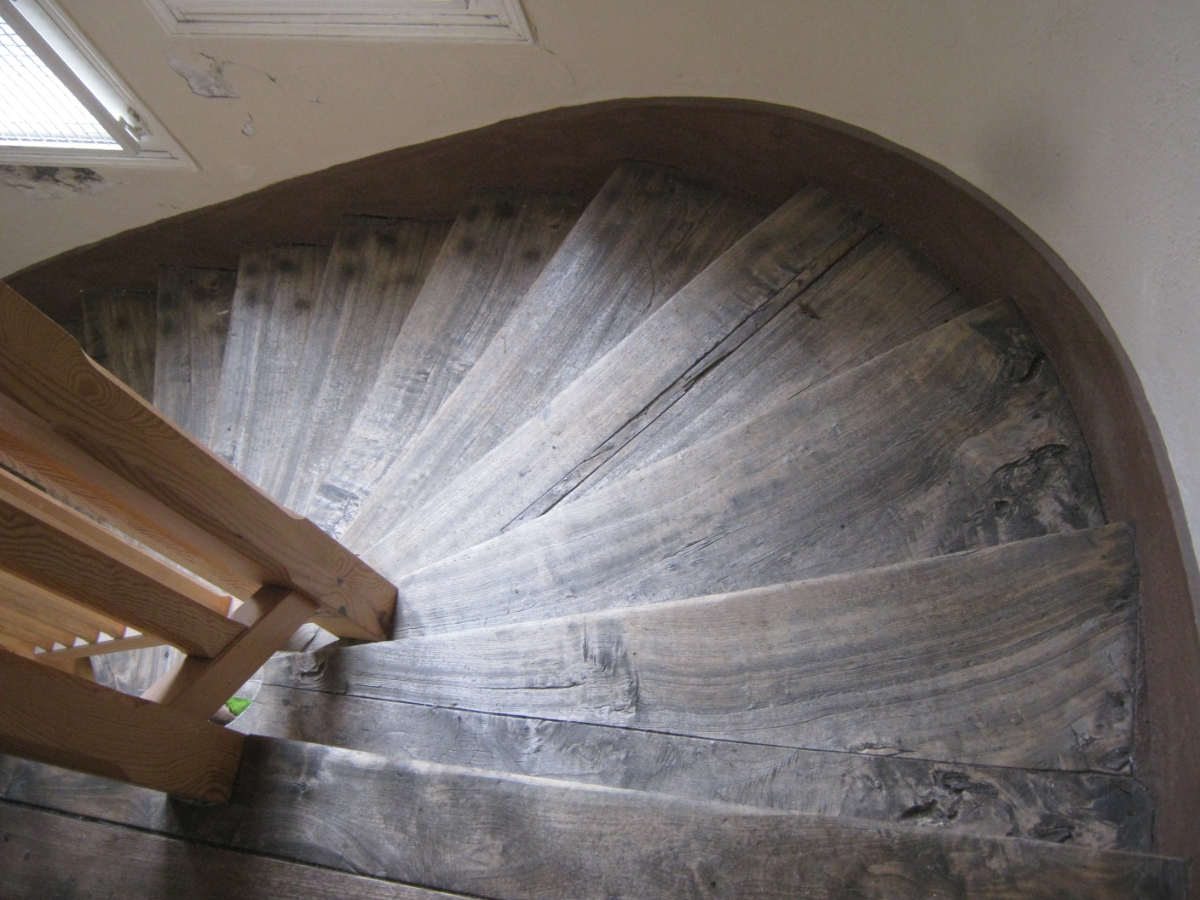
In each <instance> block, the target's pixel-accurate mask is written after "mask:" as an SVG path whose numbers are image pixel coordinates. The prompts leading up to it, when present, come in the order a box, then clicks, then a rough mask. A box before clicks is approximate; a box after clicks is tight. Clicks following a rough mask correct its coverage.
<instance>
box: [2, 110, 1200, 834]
mask: <svg viewBox="0 0 1200 900" xmlns="http://www.w3.org/2000/svg"><path fill="white" fill-rule="evenodd" d="M623 159H638V160H644V161H649V162H655V163H660V164H663V165H667V166H671V167H674V168H676V169H679V170H681V171H683V172H685V173H686V174H688V175H691V176H694V177H699V178H704V179H708V180H711V181H713V182H716V183H718V184H720V185H721V186H723V187H726V188H729V189H734V190H739V191H742V192H745V193H748V194H751V195H753V196H756V197H759V198H761V199H763V200H766V201H771V202H775V203H781V202H783V201H784V200H785V199H786V198H787V197H788V196H790V194H791V193H793V192H794V191H795V190H796V189H797V188H798V187H799V186H800V185H801V184H802V183H804V182H805V181H808V180H810V179H815V180H817V181H818V182H820V183H822V184H824V185H826V186H827V187H829V188H830V189H831V190H833V191H834V192H835V193H837V194H839V195H841V196H842V197H844V198H846V199H847V200H849V201H851V202H853V203H856V204H857V205H859V206H861V207H862V208H863V209H865V210H866V211H867V212H868V213H870V214H871V215H873V216H874V217H876V218H878V219H880V220H881V221H883V222H885V223H886V224H888V225H889V226H890V227H891V228H893V229H894V230H895V231H896V232H897V233H899V234H900V235H901V236H903V237H904V238H906V239H907V240H908V241H910V242H911V243H913V244H914V245H915V246H917V247H919V248H920V249H921V250H922V251H924V252H925V253H926V254H927V255H928V256H929V257H930V258H931V259H932V260H933V261H934V262H935V263H936V264H937V265H939V266H940V267H941V268H942V270H943V271H944V272H945V273H946V274H947V275H948V276H949V277H950V278H951V279H952V280H954V281H955V282H956V283H957V284H958V285H959V287H961V288H962V289H963V290H964V291H967V292H968V293H971V294H973V295H975V296H976V297H977V298H978V299H980V300H982V301H985V302H986V301H991V300H997V299H1001V298H1005V297H1011V298H1013V299H1014V300H1015V301H1016V303H1017V304H1018V305H1019V307H1020V308H1021V310H1022V311H1023V312H1024V314H1025V316H1026V318H1027V319H1028V320H1029V323H1030V325H1031V326H1032V327H1033V329H1034V331H1035V332H1036V333H1037V335H1038V336H1039V338H1040V339H1041V342H1042V344H1043V347H1044V348H1045V350H1046V353H1047V355H1048V357H1049V359H1050V362H1051V363H1052V365H1053V366H1054V367H1055V369H1056V370H1057V372H1058V374H1059V377H1060V378H1061V379H1062V381H1063V383H1064V385H1065V387H1066V389H1067V391H1068V393H1069V395H1070V398H1071V401H1072V403H1073V405H1074V407H1075V411H1076V413H1077V415H1078V417H1079V420H1080V424H1081V425H1082V427H1083V430H1084V433H1085V435H1086V437H1087V441H1088V445H1089V448H1090V450H1091V454H1092V463H1093V468H1094V470H1095V474H1096V478H1097V481H1098V483H1099V486H1100V490H1101V494H1102V497H1103V501H1104V504H1105V511H1106V513H1107V515H1108V517H1109V519H1110V520H1111V521H1130V522H1132V523H1133V524H1134V526H1135V528H1136V531H1137V545H1138V552H1139V561H1140V567H1141V591H1142V609H1143V613H1142V622H1143V629H1142V635H1143V640H1142V644H1143V662H1144V665H1143V672H1144V678H1143V684H1142V685H1141V692H1140V695H1139V710H1138V716H1139V727H1138V740H1139V746H1138V747H1137V752H1136V759H1137V760H1138V761H1139V762H1138V766H1139V769H1138V772H1137V773H1136V774H1138V775H1139V777H1141V778H1142V779H1143V780H1144V781H1145V782H1146V783H1147V784H1148V785H1149V786H1150V788H1151V789H1152V791H1153V792H1154V794H1155V797H1156V798H1157V800H1158V804H1159V805H1158V816H1157V820H1156V833H1155V849H1156V850H1157V851H1158V852H1162V853H1166V854H1170V855H1175V856H1182V857H1200V829H1197V828H1196V827H1195V822H1194V818H1195V810H1196V809H1200V761H1198V760H1197V758H1196V755H1195V751H1194V748H1195V747H1197V746H1200V641H1198V639H1197V629H1196V621H1197V610H1198V609H1200V606H1198V604H1197V600H1198V593H1200V577H1197V571H1196V562H1195V557H1194V554H1193V552H1192V543H1191V541H1190V539H1189V536H1188V534H1187V525H1186V521H1185V518H1184V514H1183V510H1182V506H1181V503H1180V500H1179V495H1178V490H1177V487H1176V482H1175V479H1174V476H1173V474H1172V472H1171V469H1170V466H1169V463H1168V461H1167V454H1166V450H1165V448H1164V445H1163V442H1162V438H1161V435H1160V433H1159V431H1158V427H1157V425H1156V423H1155V421H1154V418H1153V415H1152V414H1151V411H1150V409H1149V406H1148V404H1147V402H1146V398H1145V395H1144V393H1143V391H1142V388H1141V385H1140V383H1139V381H1138V378H1137V375H1136V373H1135V372H1134V370H1133V368H1132V366H1131V364H1130V362H1129V360H1128V358H1127V357H1126V355H1125V353H1124V352H1123V351H1122V349H1121V347H1120V345H1119V343H1118V342H1117V340H1116V338H1115V335H1114V334H1113V332H1112V329H1111V328H1110V327H1109V325H1108V323H1107V321H1106V319H1105V317H1104V315H1103V313H1102V312H1101V310H1100V308H1099V307H1098V305H1097V304H1096V303H1095V301H1094V300H1093V299H1092V298H1091V297H1090V296H1089V295H1088V293H1087V291H1086V289H1085V288H1084V287H1083V285H1082V284H1081V282H1080V281H1079V279H1077V278H1076V277H1075V276H1074V275H1073V274H1072V273H1071V272H1070V271H1069V270H1068V269H1067V267H1066V266H1065V264H1063V262H1062V260H1060V259H1059V258H1058V257H1057V256H1056V255H1055V254H1054V253H1053V252H1052V251H1051V250H1050V249H1049V248H1048V247H1047V246H1046V245H1045V244H1044V243H1043V242H1042V241H1040V240H1039V239H1038V237H1037V236H1036V235H1035V234H1033V233H1032V231H1030V230H1029V229H1028V228H1026V227H1024V226H1023V225H1022V224H1021V223H1020V222H1018V221H1017V220H1016V219H1015V218H1014V217H1013V216H1011V215H1009V214H1008V213H1007V212H1006V211H1005V210H1004V209H1002V208H1001V207H1000V206H999V205H998V204H996V203H995V202H993V201H991V200H990V199H989V198H988V197H986V196H984V195H983V194H981V193H980V192H979V191H977V190H976V189H974V188H972V187H971V186H970V185H968V184H966V183H965V182H964V181H962V180H961V179H959V178H957V177H956V176H954V175H953V174H952V173H950V172H948V171H946V170H944V169H942V168H940V167H938V166H937V165H936V164H934V163H932V162H930V161H929V160H927V159H924V158H921V157H918V156H917V155H915V154H913V153H911V152H908V151H906V150H905V149H903V148H901V147H898V146H896V145H894V144H891V143H889V142H887V141H884V140H883V139H881V138H879V137H877V136H875V135H872V134H870V133H867V132H864V131H861V130H859V129H855V128H853V127H850V126H847V125H844V124H841V123H838V122H835V121H832V120H829V119H825V118H822V117H819V116H816V115H814V114H811V113H806V112H803V111H801V110H796V109H792V108H786V107H780V106H773V105H769V104H764V103H757V102H745V101H729V100H711V99H679V98H669V99H644V100H618V101H609V102H604V103H596V104H590V105H586V106H579V107H570V108H564V109H559V110H553V111H550V112H545V113H538V114H535V115H532V116H527V117H523V118H520V119H514V120H509V121H505V122H500V123H498V124H495V125H491V126H487V127H485V128H481V129H478V130H474V131H469V132H464V133H461V134H457V135H453V136H450V137H447V138H442V139H439V140H435V141H431V142H429V143H425V144H421V145H417V146H412V147H404V148H401V149H398V150H393V151H389V152H387V153H382V154H379V155H376V156H372V157H368V158H365V159H361V160H357V161H355V162H351V163H347V164H344V165H340V166H336V167H333V168H330V169H326V170H324V171H321V172H317V173H314V174H311V175H305V176H302V177H299V178H295V179H292V180H289V181H285V182H281V183H279V184H275V185H272V186H270V187H267V188H264V189H262V190H260V191H257V192H255V193H252V194H248V195H245V196H243V197H239V198H236V199H234V200H230V201H227V202H225V203H221V204H218V205H215V206H211V207H208V208H206V209H201V210H197V211H193V212H188V213H184V214H181V215H179V216H175V217H173V218H170V219H166V220H163V221H160V222H156V223H154V224H152V225H149V226H145V227H143V228H139V229H136V230H133V231H129V232H125V233H123V234H119V235H117V236H115V237H112V238H108V239H106V240H104V241H101V242H99V243H97V244H94V245H91V246H88V247H83V248H77V249H75V250H72V251H69V252H67V253H64V254H62V255H60V256H58V257H55V258H53V259H51V260H48V261H46V262H42V263H39V264H37V265H35V266H33V267H30V268H28V269H26V270H24V271H22V272H19V273H17V274H16V275H14V276H12V277H11V278H10V279H9V280H10V283H11V284H12V286H13V287H14V288H16V289H17V290H18V291H20V292H21V293H23V294H24V295H25V296H26V297H28V298H29V299H31V300H33V301H34V302H35V303H37V304H39V305H40V306H41V307H42V308H43V309H44V310H46V311H47V312H49V313H50V314H51V315H54V316H57V317H59V318H69V317H71V316H72V315H74V310H75V308H76V307H77V305H78V298H79V295H80V293H81V292H82V291H85V290H91V289H98V288H105V289H110V288H127V289H140V290H152V289H153V287H154V284H155V280H156V274H157V268H158V266H160V265H168V264H169V265H186V266H201V267H222V268H234V267H236V265H237V257H238V254H239V252H240V251H241V250H242V249H243V248H246V247H251V246H260V245H265V244H275V243H328V242H330V241H331V240H332V238H333V234H334V231H335V229H336V227H337V223H338V219H339V217H340V216H341V215H342V214H344V213H357V214H365V215H388V216H410V217H415V218H427V219H430V218H432V219H436V218H446V219H449V218H451V217H453V216H454V215H455V213H456V212H457V210H458V209H459V207H460V206H461V205H462V204H463V202H464V201H465V199H466V197H467V195H468V193H469V192H470V191H471V190H472V189H474V188H478V187H509V188H523V189H528V190H539V191H553V192H568V193H579V194H591V193H594V192H595V191H596V190H598V189H599V187H600V185H601V184H602V182H603V180H604V178H605V177H606V176H607V175H608V174H609V173H610V171H611V170H612V168H613V166H614V165H615V164H616V163H617V162H618V161H620V160H623Z"/></svg>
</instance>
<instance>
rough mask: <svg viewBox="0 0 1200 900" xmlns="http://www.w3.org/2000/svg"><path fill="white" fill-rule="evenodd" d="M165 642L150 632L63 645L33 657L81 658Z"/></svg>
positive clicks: (40, 660)
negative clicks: (59, 648) (109, 639)
mask: <svg viewBox="0 0 1200 900" xmlns="http://www.w3.org/2000/svg"><path fill="white" fill-rule="evenodd" d="M164 644H166V641H164V640H163V639H162V638H159V637H155V636H154V635H152V634H139V635H135V636H134V637H123V638H113V639H112V640H111V641H97V642H96V643H94V644H80V645H78V646H76V647H64V648H62V649H61V650H50V651H47V652H46V653H38V654H36V655H35V656H34V659H36V660H38V661H39V662H50V661H52V660H55V659H83V658H85V657H91V656H103V655H105V654H106V653H122V652H124V651H125V650H144V649H145V648H146V647H161V646H163V645H164Z"/></svg>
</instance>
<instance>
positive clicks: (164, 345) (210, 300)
mask: <svg viewBox="0 0 1200 900" xmlns="http://www.w3.org/2000/svg"><path fill="white" fill-rule="evenodd" d="M236 283H237V273H236V272H231V271H227V270H224V269H182V268H164V269H162V270H161V271H160V272H159V274H158V301H157V302H158V316H157V321H158V338H157V342H156V350H155V356H154V405H155V406H157V407H158V408H159V409H161V410H162V411H163V413H164V414H166V415H167V416H168V417H169V418H171V419H172V420H173V421H175V422H177V423H178V424H179V426H180V427H181V428H183V430H184V431H187V432H188V433H190V434H193V435H195V436H196V437H197V438H199V440H200V441H201V442H203V443H205V444H208V443H209V442H210V441H212V431H213V423H214V422H215V421H216V417H217V395H218V392H219V391H220V388H221V368H222V365H223V361H224V359H225V340H226V338H227V337H228V336H229V315H230V310H231V309H232V307H233V291H234V287H235V285H236Z"/></svg>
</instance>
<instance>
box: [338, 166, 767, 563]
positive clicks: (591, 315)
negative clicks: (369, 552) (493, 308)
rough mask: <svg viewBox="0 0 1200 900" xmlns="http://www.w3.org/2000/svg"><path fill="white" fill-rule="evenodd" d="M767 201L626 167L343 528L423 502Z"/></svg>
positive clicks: (359, 535)
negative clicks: (351, 520)
mask: <svg viewBox="0 0 1200 900" xmlns="http://www.w3.org/2000/svg"><path fill="white" fill-rule="evenodd" d="M766 212H767V211H766V210H765V209H763V208H762V207H761V206H760V205H759V204H757V203H753V202H750V201H748V200H745V199H743V198H740V197H734V196H731V195H728V194H724V193H722V192H720V191H718V190H716V189H715V188H713V187H711V186H710V185H706V184H700V183H697V182H694V181H690V180H688V179H685V178H683V177H681V176H679V175H676V174H674V173H671V172H668V171H666V170H663V169H659V168H656V167H652V166H644V165H636V164H624V165H622V166H621V167H620V168H619V169H618V170H617V171H616V172H615V173H614V174H613V176H612V177H611V178H609V180H608V182H607V183H606V184H605V186H604V188H602V189H601V191H600V194H599V195H598V196H597V197H596V198H595V199H594V200H592V202H591V203H590V204H588V208H587V210H585V212H584V213H583V216H582V217H581V218H580V219H579V221H578V222H577V223H576V225H575V227H574V228H573V229H571V233H570V234H569V235H568V236H567V238H566V239H565V240H564V241H563V243H562V245H561V246H560V247H559V249H558V252H557V253H555V255H554V258H553V259H551V260H550V262H549V263H547V265H546V268H545V269H544V270H543V271H542V273H541V274H540V275H539V276H538V278H537V280H536V281H535V282H534V284H533V286H532V287H531V288H530V290H529V293H528V294H527V295H526V296H525V298H524V299H523V300H522V301H521V303H520V304H519V305H518V306H517V308H516V309H514V310H513V312H512V313H511V315H509V317H508V320H507V321H506V322H505V323H504V326H503V327H502V328H501V329H500V330H499V331H498V332H497V333H496V335H495V337H493V338H492V341H491V343H490V344H488V347H487V349H486V350H485V351H484V352H483V354H482V355H481V356H480V357H479V359H478V360H477V361H476V363H475V365H474V366H472V367H471V371H470V372H468V373H467V374H466V376H465V377H464V378H463V379H462V381H461V382H459V385H458V387H457V388H456V389H455V391H454V393H453V394H451V395H450V396H449V397H448V398H447V399H446V400H445V402H444V403H443V404H442V405H441V406H440V407H439V408H438V411H437V413H435V414H434V416H433V418H432V419H431V420H430V421H429V424H428V425H426V427H425V429H424V430H423V431H422V432H421V433H420V434H419V435H417V437H416V438H414V439H413V440H412V441H411V442H410V443H409V445H408V447H407V448H406V449H405V451H404V453H403V454H401V456H400V457H399V458H398V459H397V460H396V461H395V462H394V463H393V464H392V467H391V469H390V470H389V472H388V475H387V477H386V478H384V479H383V480H381V481H380V482H379V483H378V485H377V486H376V489H375V492H374V494H372V497H371V499H369V500H368V501H367V502H366V503H365V504H364V505H363V507H362V509H361V510H360V512H359V513H358V516H357V518H355V520H354V522H353V523H352V524H351V525H350V527H349V528H348V529H346V531H345V533H344V534H343V539H344V540H345V542H346V544H347V546H349V547H351V548H353V549H355V550H364V549H366V548H367V547H369V546H371V545H372V544H374V543H375V542H376V541H378V540H379V539H380V538H381V537H383V536H384V534H386V533H387V532H388V531H389V530H390V529H391V527H392V525H393V524H394V523H395V522H396V521H397V520H398V519H399V518H400V517H401V516H403V515H405V514H407V513H408V512H410V511H412V510H415V509H417V508H419V507H420V506H422V505H423V504H424V503H425V502H426V501H428V500H429V499H430V498H432V497H433V496H435V495H436V494H437V493H438V492H439V491H440V490H441V489H442V488H444V487H445V486H446V485H447V484H449V483H450V481H451V480H452V479H453V478H454V477H455V476H457V475H458V474H459V473H460V472H462V471H464V470H465V469H466V468H467V467H468V466H470V465H471V464H472V463H474V462H475V461H476V460H477V459H479V458H480V457H481V456H483V455H484V454H485V453H487V452H488V451H489V450H491V449H492V448H493V447H494V446H496V445H497V444H498V443H499V442H500V441H502V440H503V439H504V438H505V437H507V436H508V435H509V434H510V433H511V432H512V431H513V430H514V429H516V428H517V427H518V426H520V425H521V424H522V423H523V422H525V420H527V419H529V418H530V417H531V416H533V415H535V414H537V413H538V412H539V410H541V409H542V408H543V407H544V406H545V404H546V403H547V402H548V401H549V400H550V399H551V398H553V397H554V396H555V395H556V394H557V393H558V392H559V391H561V390H562V389H563V388H565V387H566V386H567V385H568V384H570V383H571V382H572V381H574V380H575V379H576V378H577V377H579V375H580V374H582V373H583V372H584V371H585V370H586V369H587V368H588V367H589V366H590V365H591V364H592V363H593V362H595V361H596V360H597V359H599V358H600V357H601V356H603V355H604V354H605V353H607V352H608V351H609V350H611V349H612V348H613V347H615V346H616V345H617V344H618V343H620V342H621V340H623V339H624V338H625V337H626V335H628V334H629V333H630V332H631V331H633V329H634V328H636V327H637V326H638V325H639V324H640V323H641V322H642V321H643V320H644V319H645V318H646V317H647V316H648V315H650V313H652V312H653V311H654V310H655V309H657V308H658V307H660V306H662V305H663V304H664V303H666V302H667V301H668V300H669V299H670V298H671V297H673V296H674V295H675V293H676V292H677V291H678V290H679V289H680V288H682V287H683V286H684V285H685V284H687V283H688V282H689V281H691V280H692V278H694V277H695V276H696V275H698V274H699V273H700V272H701V271H703V269H704V268H705V267H706V266H707V265H708V264H709V263H711V262H712V261H713V260H714V259H716V258H717V257H718V256H720V255H721V253H723V252H724V251H725V250H727V249H728V248H729V247H730V246H732V245H733V244H734V243H735V242H736V241H737V240H738V239H739V238H741V237H742V236H743V235H744V234H746V232H748V231H749V230H750V229H751V228H752V227H753V226H754V225H756V224H758V223H759V222H760V221H762V219H764V218H765V217H766Z"/></svg>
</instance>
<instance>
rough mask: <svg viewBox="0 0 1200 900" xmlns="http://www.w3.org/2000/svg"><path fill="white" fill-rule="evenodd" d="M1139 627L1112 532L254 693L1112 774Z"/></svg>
mask: <svg viewBox="0 0 1200 900" xmlns="http://www.w3.org/2000/svg"><path fill="white" fill-rule="evenodd" d="M1136 620H1137V576H1136V565H1135V560H1134V555H1133V543H1132V540H1131V538H1130V536H1129V534H1128V532H1127V530H1126V529H1125V528H1124V527H1123V526H1119V525H1113V526H1105V527H1103V528H1100V529H1092V530H1088V531H1080V532H1069V533H1066V534H1055V535H1050V536H1047V537H1043V538H1037V539H1033V540H1027V541H1018V542H1015V543H1010V544H1003V545H1001V546H999V547H992V548H985V549H980V550H975V551H971V552H966V553H960V554H953V555H949V556H942V557H936V558H933V559H928V560H918V561H916V562H910V563H903V564H900V565H895V566H884V567H881V568H875V569H865V570H862V571H859V572H854V573H850V574H844V575H834V576H829V577H827V578H822V579H816V580H813V581H804V582H795V583H792V584H784V585H772V586H770V587H764V588H758V589H754V590H749V591H742V592H739V593H733V594H724V595H718V596H714V597H706V598H697V599H692V600H684V601H677V602H674V603H658V604H652V605H649V606H642V607H630V608H626V609H616V610H609V611H605V612H599V613H592V614H588V615H578V616H570V617H565V618H561V619H544V620H542V621H535V622H525V623H521V624H518V625H511V626H506V627H502V628H480V629H475V630H470V631H456V632H452V633H448V634H432V635H426V636H422V637H408V638H406V639H404V640H402V641H399V642H392V643H380V644H365V645H362V646H358V647H348V648H344V649H341V650H338V651H335V652H334V653H332V654H321V653H318V654H317V655H316V656H315V657H309V656H306V655H296V656H290V657H286V658H282V659H280V660H278V661H276V662H275V663H273V664H272V665H271V667H270V668H269V670H268V673H267V674H266V675H265V676H264V680H265V681H268V682H272V683H281V684H287V685H291V686H295V687H307V688H310V689H314V690H320V691H326V692H330V693H333V694H344V693H348V694H354V695H356V696H366V697H376V698H382V699H387V700H405V701H409V702H414V703H426V704H430V705H436V706H461V707H464V708H467V709H474V710H479V711H482V712H495V713H503V714H510V715H522V716H534V717H539V718H545V719H560V720H571V721H579V722H593V723H596V724H607V725H624V726H628V727H635V728H644V729H647V730H651V731H660V732H668V733H673V734H687V735H692V736H697V737H711V738H718V739H724V740H735V741H747V742H754V743H769V744H776V745H780V746H788V747H798V748H806V749H813V750H840V751H848V752H868V753H880V754H888V755H903V756H915V757H921V758H924V759H938V760H946V761H950V762H954V763H976V764H988V765H1000V766H1016V767H1020V768H1038V769H1065V770H1100V771H1122V770H1124V769H1125V768H1126V767H1127V766H1128V765H1129V758H1130V754H1131V753H1132V738H1133V733H1132V732H1133V693H1132V691H1133V685H1134V681H1135V678H1134V652H1135V648H1136V645H1137V634H1136ZM517 660H519V661H520V662H519V664H516V663H515V661H517ZM964 710H969V711H970V712H969V714H964Z"/></svg>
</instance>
